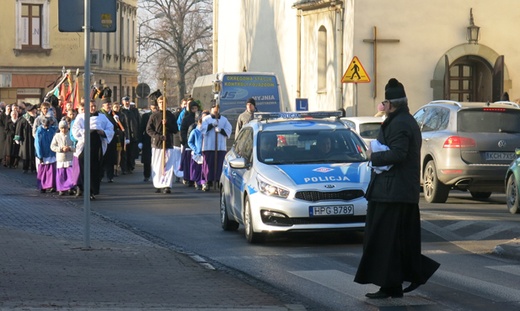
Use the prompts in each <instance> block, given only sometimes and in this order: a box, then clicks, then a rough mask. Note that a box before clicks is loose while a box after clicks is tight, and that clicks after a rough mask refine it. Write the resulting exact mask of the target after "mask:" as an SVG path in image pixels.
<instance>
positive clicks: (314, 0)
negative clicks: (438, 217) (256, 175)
mask: <svg viewBox="0 0 520 311" xmlns="http://www.w3.org/2000/svg"><path fill="white" fill-rule="evenodd" d="M518 8H519V5H518V3H517V1H515V0H497V1H492V2H489V1H478V0H468V1H449V0H435V1H428V2H423V1H418V2H417V3H416V2H414V1H407V0H394V1H391V2H388V1H383V0H363V1H354V0H300V1H296V0H295V1H286V0H227V1H224V0H215V1H214V29H215V30H214V34H215V37H214V44H213V45H214V72H222V71H242V70H244V69H245V70H249V71H269V72H274V73H276V74H277V75H278V77H279V79H280V81H281V88H282V93H283V98H284V100H285V101H286V107H287V109H289V110H296V108H297V107H296V102H297V100H299V99H307V100H308V109H309V110H311V111H317V110H336V109H340V108H343V109H345V110H346V113H347V115H373V114H375V113H376V107H377V104H378V103H379V102H381V101H382V100H383V99H384V87H385V85H386V83H387V81H388V80H389V79H390V78H393V77H395V78H397V79H398V80H399V81H401V82H402V83H403V84H404V86H405V89H406V92H407V97H408V99H409V104H410V108H411V110H412V112H414V111H415V110H416V109H418V108H419V107H420V106H421V105H424V104H426V103H428V102H429V101H431V100H436V99H451V100H458V101H496V100H499V99H500V98H501V96H502V95H503V94H504V93H505V92H507V93H508V95H509V98H510V99H511V100H516V99H517V98H520V80H518V79H515V76H516V68H519V66H520V54H519V53H518V49H519V47H518V44H517V43H516V42H515V40H514V39H513V37H512V36H511V35H510V33H511V31H514V30H515V29H518V28H519V26H520V18H518V17H519V16H518V15H519V14H520V11H518ZM477 30H478V33H477ZM468 32H470V33H472V35H468ZM354 57H357V58H358V59H359V61H360V62H361V65H362V68H363V69H364V71H365V72H366V73H367V74H368V76H369V78H370V82H368V83H354V82H349V83H343V82H342V79H343V77H350V76H351V73H350V72H347V71H348V70H349V69H351V68H352V67H350V66H351V64H352V60H353V59H354ZM347 80H349V79H347Z"/></svg>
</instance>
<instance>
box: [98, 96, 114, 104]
mask: <svg viewBox="0 0 520 311" xmlns="http://www.w3.org/2000/svg"><path fill="white" fill-rule="evenodd" d="M111 102H112V98H110V97H103V98H102V99H101V103H102V104H110V103H111Z"/></svg>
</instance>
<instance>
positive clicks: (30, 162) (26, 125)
mask: <svg viewBox="0 0 520 311" xmlns="http://www.w3.org/2000/svg"><path fill="white" fill-rule="evenodd" d="M36 110H37V107H36V105H31V104H28V105H27V107H26V113H24V115H23V116H22V117H21V118H20V121H19V122H18V124H17V125H16V132H15V136H14V139H15V140H16V141H18V143H19V144H20V153H19V154H20V159H21V160H22V163H23V164H22V165H23V173H24V174H25V173H27V172H29V170H31V173H35V172H36V162H35V157H36V155H35V151H34V137H33V135H32V132H33V130H32V127H33V124H34V120H35V119H36V116H37V112H36Z"/></svg>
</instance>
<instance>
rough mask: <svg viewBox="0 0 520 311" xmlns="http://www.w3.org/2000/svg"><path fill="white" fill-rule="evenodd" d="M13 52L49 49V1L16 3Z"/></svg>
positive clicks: (24, 0)
mask: <svg viewBox="0 0 520 311" xmlns="http://www.w3.org/2000/svg"><path fill="white" fill-rule="evenodd" d="M16 23H17V27H16V48H15V50H19V51H23V50H46V49H49V1H48V0H21V1H17V2H16Z"/></svg>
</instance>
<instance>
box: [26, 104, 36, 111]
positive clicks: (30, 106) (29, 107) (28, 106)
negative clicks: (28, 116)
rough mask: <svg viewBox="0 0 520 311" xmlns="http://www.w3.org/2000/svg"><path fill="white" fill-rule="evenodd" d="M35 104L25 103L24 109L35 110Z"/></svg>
mask: <svg viewBox="0 0 520 311" xmlns="http://www.w3.org/2000/svg"><path fill="white" fill-rule="evenodd" d="M36 108H38V107H36V105H31V104H27V106H25V111H31V110H36Z"/></svg>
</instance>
